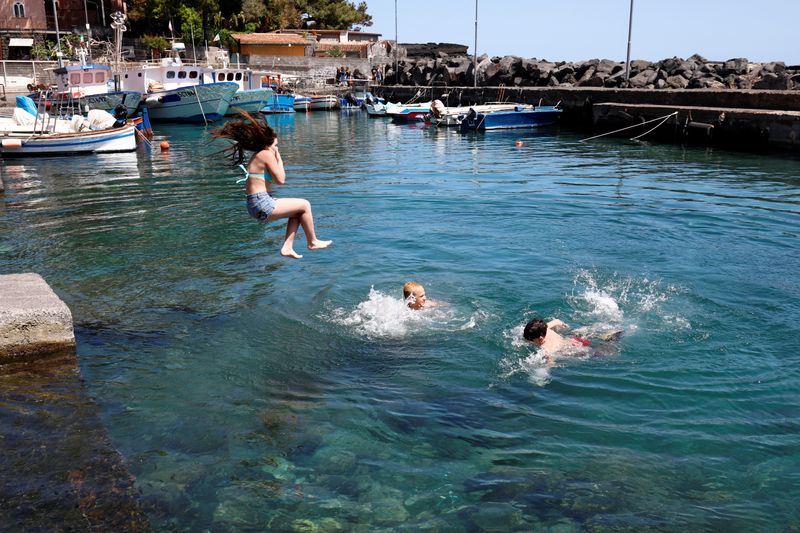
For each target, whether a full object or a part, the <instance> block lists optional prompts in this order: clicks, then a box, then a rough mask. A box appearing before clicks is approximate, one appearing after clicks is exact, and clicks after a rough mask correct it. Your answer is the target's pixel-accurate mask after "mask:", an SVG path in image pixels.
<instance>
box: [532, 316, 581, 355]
mask: <svg viewBox="0 0 800 533" xmlns="http://www.w3.org/2000/svg"><path fill="white" fill-rule="evenodd" d="M567 327H568V326H567V325H566V324H565V323H564V322H562V321H561V320H558V319H557V318H556V319H554V320H551V321H550V322H545V321H544V320H543V319H541V318H534V319H533V320H531V321H530V322H528V323H527V324H526V325H525V330H524V331H523V333H522V336H523V337H525V340H526V341H529V342H533V343H535V344H537V345H539V346H541V347H542V349H543V350H544V351H546V352H548V353H551V354H552V353H557V352H560V351H562V350H564V349H565V348H578V347H582V346H589V341H588V340H587V339H584V338H582V337H564V336H562V335H559V334H558V333H556V332H555V330H556V329H566V328H567Z"/></svg>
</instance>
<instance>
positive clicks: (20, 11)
mask: <svg viewBox="0 0 800 533" xmlns="http://www.w3.org/2000/svg"><path fill="white" fill-rule="evenodd" d="M14 16H15V17H16V18H18V19H24V18H25V4H23V3H22V2H14Z"/></svg>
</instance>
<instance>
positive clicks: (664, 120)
mask: <svg viewBox="0 0 800 533" xmlns="http://www.w3.org/2000/svg"><path fill="white" fill-rule="evenodd" d="M677 114H678V112H677V111H673V112H672V113H670V114H669V115H664V116H663V117H658V118H654V119H650V120H647V121H645V122H642V123H641V124H634V125H633V126H626V127H624V128H620V129H618V130H614V131H609V132H607V133H601V134H600V135H595V136H594V137H589V138H587V139H581V140H580V141H578V142H586V141H591V140H592V139H598V138H600V137H605V136H606V135H612V134H614V133H619V132H621V131H625V130H629V129H631V128H638V127H639V126H644V125H645V124H650V123H651V122H657V121H659V120H660V121H661V122H659V123H658V124H656V125H655V127H653V128H652V129H649V130H647V131H646V132H644V133H642V134H641V135H637V136H636V137H633V138H632V139H631V140H632V141H635V140H637V139H640V138H641V137H644V136H645V135H647V134H648V133H650V132H652V131H654V130H655V129H656V128H658V127H659V126H661V125H662V124H663V123H665V122H666V121H667V120H669V118H670V117H673V116H676V115H677Z"/></svg>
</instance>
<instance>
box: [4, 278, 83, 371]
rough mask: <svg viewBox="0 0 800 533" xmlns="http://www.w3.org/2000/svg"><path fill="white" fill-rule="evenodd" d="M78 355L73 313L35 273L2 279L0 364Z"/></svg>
mask: <svg viewBox="0 0 800 533" xmlns="http://www.w3.org/2000/svg"><path fill="white" fill-rule="evenodd" d="M74 351H75V333H74V331H73V328H72V313H71V312H70V310H69V308H68V307H67V305H66V304H65V303H64V302H63V301H61V299H60V298H59V297H58V296H57V295H56V294H55V293H54V292H53V290H52V289H51V288H50V286H49V285H48V284H47V282H46V281H45V280H44V279H43V278H42V277H41V276H40V275H39V274H35V273H32V272H31V273H25V274H8V275H4V276H0V364H4V363H10V362H15V361H20V360H30V359H35V358H37V357H40V356H44V355H50V354H53V353H59V352H74Z"/></svg>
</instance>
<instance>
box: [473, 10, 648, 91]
mask: <svg viewBox="0 0 800 533" xmlns="http://www.w3.org/2000/svg"><path fill="white" fill-rule="evenodd" d="M631 1H633V0H631ZM472 73H473V76H472V86H473V87H477V86H478V0H475V49H474V50H473V51H472Z"/></svg>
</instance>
